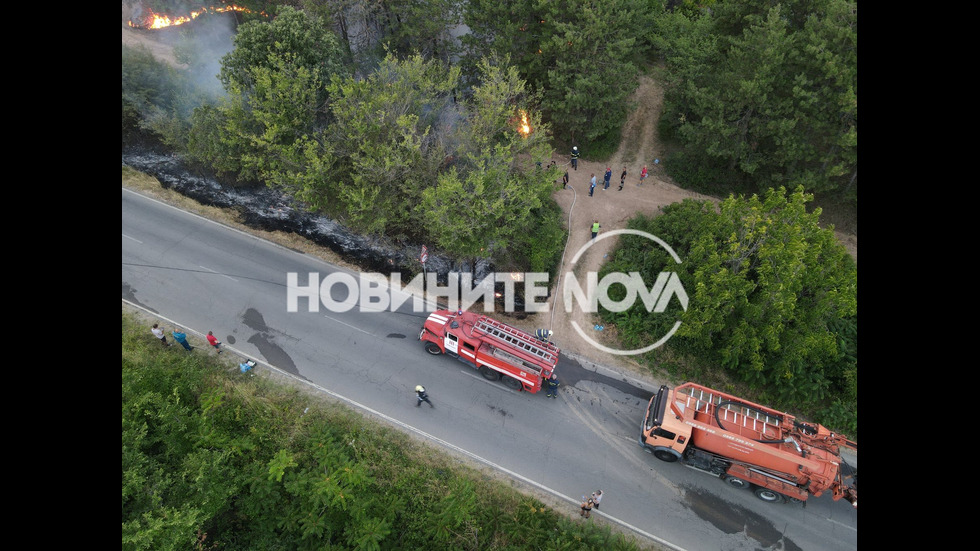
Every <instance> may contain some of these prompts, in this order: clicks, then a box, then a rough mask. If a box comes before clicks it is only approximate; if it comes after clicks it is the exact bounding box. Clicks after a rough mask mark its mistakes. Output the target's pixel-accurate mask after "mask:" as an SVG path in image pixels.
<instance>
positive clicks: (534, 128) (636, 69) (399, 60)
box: [122, 0, 857, 435]
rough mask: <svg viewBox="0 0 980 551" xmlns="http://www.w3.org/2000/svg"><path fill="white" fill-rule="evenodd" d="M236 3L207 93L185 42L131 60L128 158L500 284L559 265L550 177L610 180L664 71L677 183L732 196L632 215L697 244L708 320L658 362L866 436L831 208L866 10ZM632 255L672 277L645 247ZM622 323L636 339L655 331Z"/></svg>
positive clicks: (851, 139)
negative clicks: (302, 207) (197, 177)
mask: <svg viewBox="0 0 980 551" xmlns="http://www.w3.org/2000/svg"><path fill="white" fill-rule="evenodd" d="M238 4H240V5H241V6H242V8H243V10H242V11H240V12H236V13H235V15H234V16H235V17H236V18H237V19H236V22H237V25H236V28H235V33H234V42H233V47H232V48H231V50H230V51H229V52H228V53H227V54H226V55H224V56H223V57H222V58H221V59H220V71H218V75H217V77H218V78H217V82H216V84H217V85H216V86H215V85H212V86H205V85H202V84H200V83H201V80H200V79H199V78H197V77H199V76H200V75H201V74H202V73H206V71H207V69H206V67H208V66H209V65H208V63H210V62H212V61H213V60H206V59H203V58H201V57H197V56H195V55H194V49H193V48H192V47H185V48H178V49H177V50H176V51H177V53H178V56H177V57H178V61H180V63H182V64H183V66H182V68H175V67H173V66H171V65H168V64H165V63H162V62H160V61H158V60H156V59H155V58H154V57H153V56H152V55H151V54H150V53H149V52H146V51H142V50H139V49H130V48H126V47H125V46H124V48H123V55H122V133H123V146H124V147H126V146H127V145H128V144H131V143H135V142H137V141H138V142H141V143H154V144H157V145H158V146H159V147H162V148H165V149H167V150H168V151H172V152H174V154H177V155H180V156H181V157H182V158H184V159H187V160H188V161H190V162H193V163H195V166H196V167H198V168H199V169H200V170H202V171H207V172H210V173H212V174H214V175H216V176H217V177H219V178H221V179H222V181H224V182H225V183H227V185H232V186H251V185H266V186H274V187H276V188H280V189H283V190H286V191H288V192H289V193H290V194H292V195H294V196H295V197H296V198H297V199H299V200H301V201H302V202H303V203H304V204H306V205H308V208H310V209H311V210H314V211H317V212H320V213H323V214H326V215H329V216H331V217H332V218H334V219H336V220H338V221H340V222H341V223H343V224H344V225H346V226H348V227H350V228H353V229H355V230H357V231H360V232H363V233H365V234H369V235H373V236H377V237H379V238H382V239H387V240H391V241H393V242H399V243H404V242H411V243H422V242H425V243H436V244H437V246H438V247H439V248H440V249H441V250H442V251H443V252H445V253H446V254H448V255H452V256H454V257H456V258H458V259H460V260H462V261H466V262H475V261H476V260H477V259H487V260H489V261H490V262H491V263H492V264H493V265H494V266H495V267H496V268H497V269H498V270H499V271H549V272H551V271H554V270H555V269H556V266H557V263H558V262H559V259H560V256H561V252H562V246H563V243H564V236H565V231H566V228H564V227H563V220H562V216H561V210H560V208H559V207H558V206H557V205H556V203H555V201H554V200H553V199H552V197H551V193H552V189H553V188H552V185H553V182H555V181H556V180H557V179H558V178H559V177H560V174H559V172H558V170H557V169H555V168H552V167H550V166H549V165H548V163H549V162H550V161H551V160H552V159H553V158H555V157H556V155H561V154H564V152H566V151H568V149H569V146H570V145H571V144H572V143H575V144H577V145H578V146H579V147H581V148H582V150H583V151H587V152H589V155H590V156H592V157H593V158H594V160H597V161H598V160H604V158H605V157H606V156H608V155H609V154H610V153H611V152H613V151H615V149H616V147H617V144H618V143H619V141H620V139H621V132H620V131H621V129H622V127H623V125H624V121H625V120H626V117H627V115H628V113H629V112H630V111H631V110H632V109H634V107H635V106H631V105H629V102H628V101H627V98H629V97H631V94H632V92H633V90H634V88H635V87H636V83H637V78H638V75H640V74H643V73H644V72H647V71H650V70H651V68H653V67H656V68H657V74H658V78H661V79H662V82H663V86H664V88H665V96H664V97H665V108H664V111H663V116H662V117H661V118H660V119H659V120H657V121H655V122H656V124H657V126H658V129H659V132H660V136H661V139H662V140H664V141H666V142H667V143H668V144H669V148H668V149H669V150H668V152H667V154H666V155H664V157H663V159H662V163H661V167H662V169H663V170H664V171H666V173H667V174H669V175H670V176H671V178H672V179H673V180H674V181H676V182H678V183H679V184H680V185H682V186H685V187H688V188H690V189H694V190H698V191H702V192H705V193H710V194H712V195H715V196H718V197H723V198H724V197H728V198H727V199H724V200H722V201H721V204H720V207H718V208H715V207H713V206H711V205H709V204H679V205H676V206H673V207H671V208H669V209H665V211H664V213H663V215H662V216H660V217H658V218H656V219H653V220H642V219H638V220H637V221H636V224H637V227H644V228H648V231H653V232H656V233H658V235H659V234H661V233H660V232H662V235H664V236H665V238H668V237H669V239H671V240H675V241H671V242H672V243H673V244H675V245H676V246H678V247H681V249H682V250H683V255H686V258H687V263H686V266H685V267H684V268H683V269H682V272H683V275H682V277H683V278H685V280H684V283H685V286H687V287H688V288H689V289H696V291H695V292H694V293H692V304H694V303H697V304H698V305H699V306H696V307H694V308H692V309H691V310H689V311H687V312H684V313H678V315H679V316H680V317H681V318H683V319H684V320H686V322H687V323H685V324H684V327H685V329H684V332H683V333H682V334H679V335H678V338H677V339H676V341H672V342H671V348H670V349H668V350H665V351H663V352H662V353H661V356H660V357H652V358H649V362H650V363H649V365H650V366H651V368H652V369H669V368H672V367H671V366H674V365H678V364H681V365H683V366H685V367H684V369H688V370H689V371H688V372H689V373H692V374H697V373H698V372H697V370H699V369H704V370H706V371H707V372H708V373H709V375H708V376H707V377H706V378H710V376H712V375H711V374H714V376H720V375H722V374H723V375H724V376H726V377H730V379H731V380H733V381H737V382H739V383H741V384H746V385H749V386H750V387H751V388H752V389H753V390H754V391H756V392H759V393H765V394H766V395H767V397H769V398H772V400H773V402H772V403H773V404H774V405H777V406H779V405H782V404H783V403H785V402H787V401H790V400H792V401H800V400H803V401H804V403H803V409H805V410H806V411H807V412H808V413H811V414H812V415H811V417H813V418H815V420H817V421H819V422H822V423H824V424H827V425H829V426H832V427H835V428H840V429H845V430H848V431H849V432H851V433H852V435H854V434H856V428H857V421H856V413H855V412H856V405H857V396H856V380H857V379H856V375H857V359H856V358H857V306H856V305H857V297H856V280H857V270H856V265H855V264H854V263H853V262H852V261H851V259H849V258H847V257H846V256H847V255H846V254H843V253H842V252H841V247H840V245H839V243H836V242H834V240H833V237H832V234H830V233H829V232H828V230H829V229H828V228H823V229H821V223H820V222H821V221H820V217H821V215H822V214H823V213H822V211H821V210H820V209H818V208H815V206H814V203H815V201H829V202H834V203H836V204H839V205H844V206H845V207H847V208H849V209H852V210H853V212H854V213H855V215H854V220H855V222H854V226H855V228H856V208H857V4H856V3H855V2H847V1H843V0H787V1H772V0H748V1H746V0H739V1H737V2H733V1H725V0H709V1H707V2H691V1H688V0H669V1H667V2H659V1H649V0H647V1H644V0H607V1H604V2H590V1H586V0H563V1H561V2H552V1H545V0H534V1H529V2H494V1H489V0H486V1H484V0H470V1H467V2H462V1H457V0H425V1H412V0H396V1H390V2H368V1H366V0H320V1H306V0H302V1H296V2H271V1H269V2H267V1H245V2H241V3H238ZM152 9H153V10H154V11H158V12H170V13H174V12H180V11H181V10H187V9H188V8H187V6H186V5H185V3H183V2H168V1H165V0H159V1H156V2H153V3H152ZM213 76H214V75H212V77H213ZM212 81H213V79H212ZM625 259H629V260H630V261H631V262H637V263H639V264H641V265H643V266H645V267H647V269H648V270H649V271H650V274H651V275H655V273H656V272H658V271H659V269H658V268H656V266H658V264H657V263H658V262H659V260H658V259H657V258H656V257H655V256H654V253H652V252H650V251H644V250H633V249H632V248H631V245H630V244H629V242H628V241H624V247H623V249H622V250H621V251H619V252H617V255H616V260H617V261H618V262H624V261H625ZM617 265H621V264H611V265H610V268H609V269H612V266H617ZM648 284H651V285H652V284H653V281H652V280H650V281H648ZM610 323H614V324H616V325H618V326H619V328H620V330H619V332H618V334H619V335H620V337H621V338H622V339H624V340H625V341H630V340H631V339H633V340H637V341H639V340H642V338H643V336H644V335H646V334H648V332H649V331H651V330H654V329H656V328H655V327H652V324H655V323H657V322H656V321H654V320H653V319H652V318H649V317H648V316H644V315H643V313H640V312H635V311H634V312H630V313H627V314H626V315H625V317H623V316H620V317H611V318H610ZM695 366H697V367H695Z"/></svg>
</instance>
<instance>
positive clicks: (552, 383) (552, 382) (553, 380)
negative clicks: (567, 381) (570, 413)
mask: <svg viewBox="0 0 980 551" xmlns="http://www.w3.org/2000/svg"><path fill="white" fill-rule="evenodd" d="M544 384H545V386H547V387H548V393H547V394H546V396H548V397H549V398H557V397H558V386H559V385H560V384H561V383H559V382H558V375H555V374H554V373H552V374H551V377H549V378H548V379H545V381H544Z"/></svg>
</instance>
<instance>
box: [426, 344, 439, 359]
mask: <svg viewBox="0 0 980 551" xmlns="http://www.w3.org/2000/svg"><path fill="white" fill-rule="evenodd" d="M425 351H426V352H428V353H429V354H432V355H433V356H438V355H439V354H442V349H441V348H439V345H438V344H436V343H434V342H431V341H430V342H426V343H425Z"/></svg>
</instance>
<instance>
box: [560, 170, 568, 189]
mask: <svg viewBox="0 0 980 551" xmlns="http://www.w3.org/2000/svg"><path fill="white" fill-rule="evenodd" d="M567 187H568V171H567V170H566V171H565V175H564V176H562V177H561V188H562V189H565V188H567Z"/></svg>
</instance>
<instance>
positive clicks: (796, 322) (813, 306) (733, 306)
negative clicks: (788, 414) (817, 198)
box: [604, 188, 857, 402]
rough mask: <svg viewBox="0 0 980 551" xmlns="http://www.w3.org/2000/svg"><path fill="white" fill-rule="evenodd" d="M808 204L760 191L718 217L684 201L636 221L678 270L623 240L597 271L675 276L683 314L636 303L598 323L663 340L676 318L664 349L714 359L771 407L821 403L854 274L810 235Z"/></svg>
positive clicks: (819, 237) (813, 225)
mask: <svg viewBox="0 0 980 551" xmlns="http://www.w3.org/2000/svg"><path fill="white" fill-rule="evenodd" d="M810 200H812V196H811V195H807V194H806V193H804V192H803V190H802V188H797V190H796V191H794V192H792V193H787V192H786V191H785V189H780V190H770V192H768V193H767V194H766V196H765V197H764V198H761V199H760V198H759V197H758V196H755V195H753V196H751V197H748V198H746V197H742V196H739V197H736V196H730V197H729V198H728V199H726V200H725V201H723V202H722V203H721V205H720V208H719V209H718V210H716V209H715V208H713V207H712V206H711V205H710V203H706V202H701V201H693V200H685V201H684V202H682V203H677V204H674V205H670V206H668V207H666V208H665V209H664V213H663V215H662V216H659V217H657V218H656V219H653V220H645V219H644V220H640V221H639V222H640V223H639V224H638V225H639V226H640V227H641V228H643V229H645V230H646V231H649V232H650V233H653V234H654V235H657V236H658V237H660V238H661V239H664V240H665V241H666V242H667V243H669V244H670V245H671V247H672V248H674V250H675V251H676V252H677V254H678V255H679V256H680V257H681V258H682V259H683V261H684V262H683V264H682V265H680V266H677V265H675V264H673V262H672V261H671V260H670V259H669V258H667V257H666V256H665V255H666V253H661V252H656V251H652V250H649V249H650V246H649V245H641V246H637V245H636V244H635V243H636V241H635V240H624V244H625V246H624V247H623V248H624V249H625V250H624V251H622V253H621V252H620V251H617V253H616V258H615V262H613V263H611V264H610V266H609V267H608V268H604V272H606V271H608V270H618V271H634V270H636V271H639V272H640V273H641V274H643V275H644V277H645V278H647V281H648V282H652V281H653V280H654V279H655V278H656V276H657V274H659V272H661V271H676V272H678V273H679V274H680V278H681V281H682V282H683V284H684V287H685V289H686V290H687V293H688V295H689V298H690V302H689V305H688V308H687V310H686V311H683V310H682V309H681V308H680V307H679V306H678V305H676V304H675V305H674V306H673V307H672V308H671V309H670V310H669V311H668V315H666V316H663V315H653V314H647V313H646V310H645V309H644V307H643V305H642V303H638V304H636V305H634V306H633V308H631V309H630V310H627V311H626V312H623V313H620V314H613V313H608V314H604V315H606V316H608V319H610V320H611V321H615V322H616V323H620V322H622V323H623V324H624V325H627V326H628V327H629V330H630V332H637V333H640V335H641V336H647V335H664V334H666V331H667V330H668V329H669V328H670V327H671V326H672V324H673V323H674V321H676V320H680V321H681V322H682V324H681V326H680V328H679V329H678V330H677V332H676V333H675V334H674V336H673V337H671V339H670V340H669V341H668V343H667V344H668V346H670V347H671V348H673V349H675V350H679V351H683V352H686V353H689V354H695V355H703V356H705V357H707V358H709V359H711V360H713V361H716V362H718V363H719V364H721V365H722V366H723V367H724V368H725V369H726V370H727V371H729V372H730V373H731V374H733V375H734V376H736V378H738V379H740V380H742V381H745V382H748V383H750V384H751V385H753V386H754V387H755V388H763V387H765V388H767V389H768V390H769V391H770V392H771V393H772V394H773V396H774V397H775V398H777V399H779V400H780V401H784V400H789V399H792V398H797V399H804V400H805V401H810V402H815V401H817V400H820V399H822V398H825V397H826V395H827V392H828V390H830V388H831V384H832V382H833V381H832V376H833V375H832V373H830V372H828V370H829V369H830V367H831V366H833V365H835V364H837V362H838V361H839V358H840V355H841V351H840V350H839V349H838V340H839V338H838V334H837V333H836V332H835V330H834V328H833V326H834V324H836V323H838V321H839V320H842V319H847V318H850V317H852V316H854V315H855V313H856V307H857V285H856V283H857V268H856V265H855V263H854V261H853V259H852V258H851V257H850V255H848V253H847V251H846V250H845V249H844V247H843V246H842V245H841V244H840V243H839V242H838V241H837V240H836V238H835V236H834V234H833V230H832V229H823V228H820V226H819V224H818V220H819V216H820V209H815V210H814V211H813V212H807V211H806V208H805V206H806V203H807V202H808V201H810ZM644 247H645V248H646V249H644ZM621 294H624V293H621ZM610 296H611V297H613V298H617V297H616V295H614V294H613V293H612V292H610ZM642 332H645V333H642ZM647 338H649V337H647ZM647 342H650V341H647Z"/></svg>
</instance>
